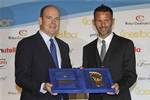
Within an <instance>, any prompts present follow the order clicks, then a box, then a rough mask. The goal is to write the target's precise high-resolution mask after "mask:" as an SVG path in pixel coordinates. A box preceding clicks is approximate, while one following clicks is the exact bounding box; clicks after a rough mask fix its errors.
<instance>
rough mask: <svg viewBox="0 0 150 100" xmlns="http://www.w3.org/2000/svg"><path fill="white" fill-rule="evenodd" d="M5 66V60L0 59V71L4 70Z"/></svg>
mask: <svg viewBox="0 0 150 100" xmlns="http://www.w3.org/2000/svg"><path fill="white" fill-rule="evenodd" d="M6 65H7V61H6V59H3V58H1V59H0V69H1V68H5V66H6Z"/></svg>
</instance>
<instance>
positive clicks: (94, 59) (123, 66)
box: [83, 5, 137, 100]
mask: <svg viewBox="0 0 150 100" xmlns="http://www.w3.org/2000/svg"><path fill="white" fill-rule="evenodd" d="M113 22H114V19H113V11H112V9H111V8H110V7H108V6H105V5H101V6H99V7H97V8H96V9H95V11H94V20H93V24H94V26H95V28H96V30H97V32H98V38H97V39H96V40H94V41H92V42H91V43H89V44H87V45H86V46H84V48H83V67H84V68H89V67H92V68H93V67H106V68H108V69H109V71H110V73H111V75H112V79H113V82H114V84H113V85H112V88H114V89H115V91H116V93H112V92H107V93H106V94H100V93H93V94H92V93H91V94H89V100H131V96H130V91H129V88H130V87H131V86H132V85H133V84H134V83H135V82H136V78H137V74H136V68H135V52H134V45H133V42H132V41H131V40H129V39H126V38H123V37H120V36H118V35H116V34H115V33H113V32H112V25H113ZM102 41H104V42H102Z"/></svg>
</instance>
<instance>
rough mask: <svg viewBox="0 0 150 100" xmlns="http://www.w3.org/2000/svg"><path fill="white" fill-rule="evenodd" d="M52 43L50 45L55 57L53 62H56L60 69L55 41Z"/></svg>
mask: <svg viewBox="0 0 150 100" xmlns="http://www.w3.org/2000/svg"><path fill="white" fill-rule="evenodd" d="M50 42H51V44H50V51H51V55H52V57H53V60H54V62H55V65H56V67H59V66H58V59H57V52H56V46H55V44H54V41H53V39H50Z"/></svg>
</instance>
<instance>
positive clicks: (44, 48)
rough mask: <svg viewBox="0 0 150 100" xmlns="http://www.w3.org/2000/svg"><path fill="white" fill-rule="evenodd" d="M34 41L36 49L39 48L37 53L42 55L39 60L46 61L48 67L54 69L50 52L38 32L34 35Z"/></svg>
mask: <svg viewBox="0 0 150 100" xmlns="http://www.w3.org/2000/svg"><path fill="white" fill-rule="evenodd" d="M36 41H37V46H38V48H40V51H39V53H40V54H41V55H42V58H40V59H43V58H45V60H47V61H46V62H48V66H49V67H54V66H55V63H54V61H53V58H52V55H51V54H50V52H49V50H48V48H47V46H46V44H45V42H44V40H43V38H42V36H41V35H40V33H39V32H38V33H37V35H36Z"/></svg>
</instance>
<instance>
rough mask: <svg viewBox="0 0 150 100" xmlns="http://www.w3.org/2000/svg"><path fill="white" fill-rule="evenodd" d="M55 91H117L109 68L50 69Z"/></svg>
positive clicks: (51, 81) (50, 77)
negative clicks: (113, 86)
mask: <svg viewBox="0 0 150 100" xmlns="http://www.w3.org/2000/svg"><path fill="white" fill-rule="evenodd" d="M49 79H50V83H51V84H53V87H52V92H54V93H106V92H115V90H114V89H112V88H111V86H112V84H113V82H112V78H111V75H110V72H109V70H108V69H107V68H85V69H75V68H72V69H57V68H54V69H49Z"/></svg>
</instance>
